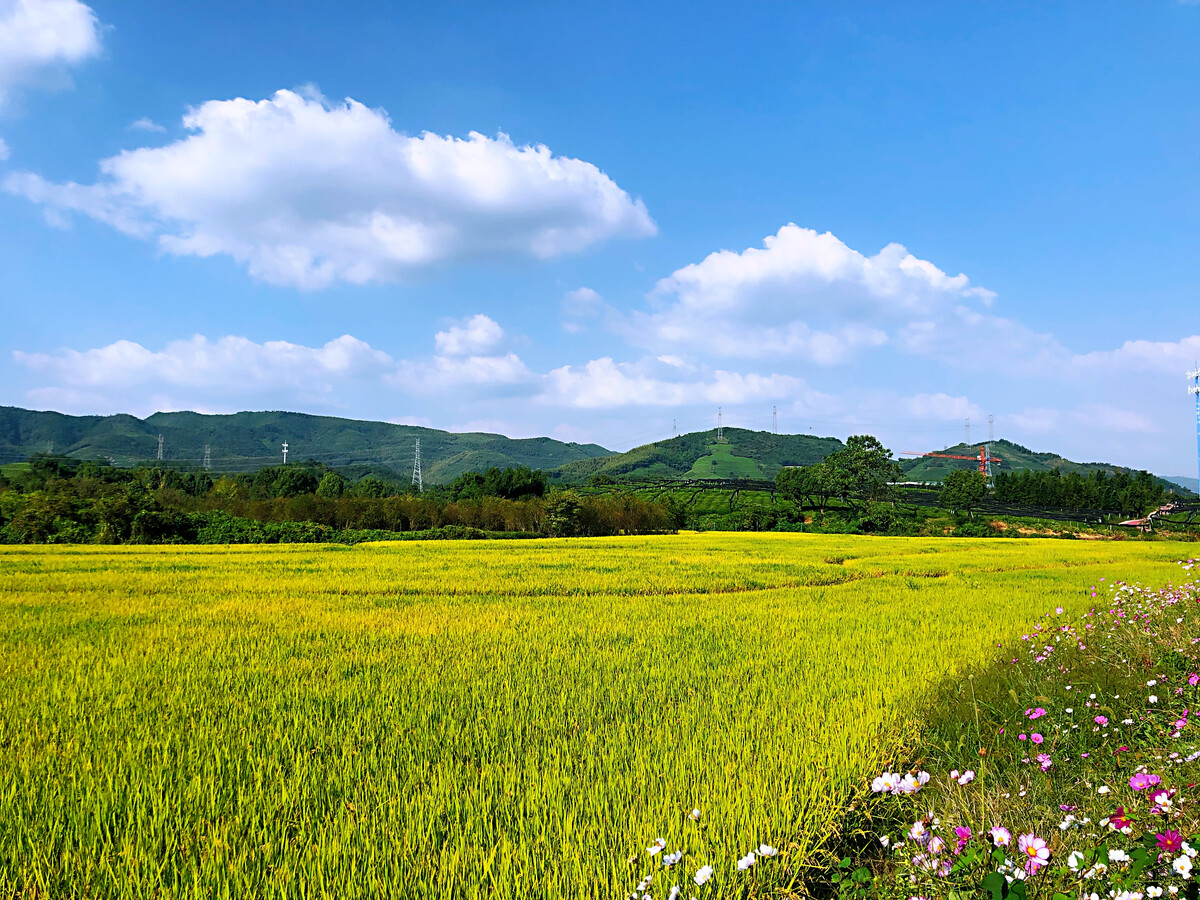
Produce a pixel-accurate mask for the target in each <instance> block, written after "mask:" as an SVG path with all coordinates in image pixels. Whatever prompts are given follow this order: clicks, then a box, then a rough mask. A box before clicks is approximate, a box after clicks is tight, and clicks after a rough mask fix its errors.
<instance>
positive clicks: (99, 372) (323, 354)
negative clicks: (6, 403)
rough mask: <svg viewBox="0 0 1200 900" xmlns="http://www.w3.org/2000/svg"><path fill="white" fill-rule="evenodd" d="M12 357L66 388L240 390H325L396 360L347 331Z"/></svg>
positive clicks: (123, 344) (120, 344)
mask: <svg viewBox="0 0 1200 900" xmlns="http://www.w3.org/2000/svg"><path fill="white" fill-rule="evenodd" d="M13 358H14V360H15V361H16V362H17V363H18V364H19V365H22V366H25V367H26V368H28V369H31V370H33V371H35V372H41V373H44V374H47V375H49V376H51V377H53V378H55V379H56V380H57V381H58V382H59V383H60V386H65V387H66V388H70V389H80V388H83V389H91V390H96V391H102V390H105V389H108V390H113V389H127V388H136V387H139V386H151V387H158V386H173V387H188V388H202V389H204V390H208V391H215V392H217V393H220V394H223V395H224V394H231V393H232V394H237V395H245V396H250V395H253V394H254V393H256V392H260V391H264V390H275V389H280V388H286V389H288V390H290V391H304V392H313V391H318V392H321V393H327V392H328V391H330V390H331V389H332V384H333V382H334V381H335V380H338V379H345V378H355V377H363V376H369V375H373V374H378V373H382V372H385V371H388V370H390V369H392V368H393V367H394V365H395V364H394V361H393V360H392V358H391V357H390V356H388V355H387V354H386V353H384V352H382V351H380V350H375V349H373V348H372V347H371V346H370V345H369V344H367V343H365V342H364V341H360V340H359V339H358V338H355V337H351V336H350V335H348V334H346V335H342V336H341V337H339V338H336V339H335V340H332V341H329V342H328V343H327V344H325V345H324V346H322V347H305V346H303V345H301V344H293V343H289V342H288V341H266V342H264V343H261V344H260V343H256V342H254V341H251V340H249V339H247V338H244V337H234V336H227V337H222V338H219V339H217V340H215V341H210V340H209V339H208V338H206V337H204V336H203V335H195V336H193V337H192V338H190V339H188V340H180V341H172V342H171V343H169V344H167V345H166V346H165V347H164V348H163V349H162V350H158V351H155V350H150V349H147V348H146V347H144V346H142V345H141V344H139V343H136V342H134V341H126V340H121V341H115V342H113V343H111V344H109V345H107V346H105V347H98V348H95V349H92V350H84V351H78V350H70V349H66V350H62V351H60V352H58V353H56V354H45V353H25V352H22V351H20V350H18V351H15V352H14V353H13ZM200 396H203V392H201V393H200Z"/></svg>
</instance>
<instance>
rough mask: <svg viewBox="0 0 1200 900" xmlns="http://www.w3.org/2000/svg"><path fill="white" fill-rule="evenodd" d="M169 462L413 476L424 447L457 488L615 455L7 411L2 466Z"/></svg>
mask: <svg viewBox="0 0 1200 900" xmlns="http://www.w3.org/2000/svg"><path fill="white" fill-rule="evenodd" d="M160 434H161V435H162V437H163V460H164V461H165V462H168V463H177V464H190V465H195V466H199V465H201V464H202V463H203V460H204V448H205V446H208V447H209V448H210V458H211V463H212V470H213V471H214V472H246V471H252V470H256V469H259V468H262V467H263V466H267V465H273V464H278V463H279V462H282V459H283V452H282V447H283V443H284V441H287V443H288V459H289V460H292V461H296V462H300V461H303V460H307V459H315V460H317V461H319V462H323V463H326V464H327V465H330V466H337V467H352V468H353V469H355V470H357V471H358V472H359V473H360V474H365V473H366V472H368V471H376V472H387V471H393V472H401V473H404V474H405V476H407V473H410V472H411V471H412V465H413V448H414V445H415V443H416V440H417V439H418V438H419V439H420V441H421V464H422V474H423V476H424V479H425V481H426V482H428V483H439V482H445V481H450V480H452V479H454V478H455V477H457V476H458V475H460V474H462V473H463V472H471V471H482V470H486V469H488V468H490V467H491V466H497V467H499V468H506V467H508V466H522V465H523V466H529V467H530V468H532V469H547V470H549V469H554V468H556V467H558V466H561V465H563V464H564V463H569V462H572V461H575V460H583V459H592V458H595V457H605V456H608V455H611V451H609V450H606V449H605V448H604V447H601V446H599V445H598V444H574V443H564V442H562V441H556V440H553V439H552V438H544V437H539V438H527V439H523V440H515V439H513V438H507V437H504V436H503V435H499V434H479V433H467V434H454V433H451V432H447V431H438V430H437V429H434V428H421V427H418V426H414V425H392V424H389V423H387V422H363V421H358V420H356V419H338V418H333V417H330V416H312V415H307V414H306V413H293V412H239V413H234V414H232V415H216V416H214V415H203V414H201V413H193V412H172V413H155V414H154V415H152V416H148V417H147V418H145V419H138V418H135V417H134V416H127V415H116V416H68V415H63V414H62V413H56V412H35V411H33V410H28V409H19V408H16V407H12V406H0V463H4V462H18V461H21V460H24V459H26V458H28V456H29V455H30V454H32V453H43V452H46V451H50V450H53V452H55V453H63V454H66V455H68V456H74V457H78V458H81V459H102V458H109V459H111V460H112V461H113V463H114V464H116V465H132V464H134V463H139V462H145V461H147V460H153V459H155V457H156V456H157V453H158V436H159V435H160Z"/></svg>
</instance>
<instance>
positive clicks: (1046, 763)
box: [1037, 753, 1054, 772]
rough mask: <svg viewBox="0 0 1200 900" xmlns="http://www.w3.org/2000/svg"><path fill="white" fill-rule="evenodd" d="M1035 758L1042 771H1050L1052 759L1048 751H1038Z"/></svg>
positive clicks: (1052, 763)
mask: <svg viewBox="0 0 1200 900" xmlns="http://www.w3.org/2000/svg"><path fill="white" fill-rule="evenodd" d="M1037 759H1038V762H1039V763H1041V766H1042V771H1043V772H1048V771H1050V767H1051V766H1052V765H1054V760H1053V759H1052V758H1051V756H1050V754H1049V753H1039V754H1038V757H1037Z"/></svg>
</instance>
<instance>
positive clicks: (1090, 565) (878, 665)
mask: <svg viewBox="0 0 1200 900" xmlns="http://www.w3.org/2000/svg"><path fill="white" fill-rule="evenodd" d="M1179 555H1180V547H1179V546H1172V545H1170V544H1163V543H1099V542H1070V541H1016V540H1013V541H970V540H963V541H956V540H949V539H940V540H921V539H905V538H895V539H888V538H855V537H840V536H810V535H785V534H766V535H741V534H707V535H678V536H668V537H654V538H612V539H595V540H571V541H561V540H558V541H555V540H544V541H523V542H516V541H513V542H499V541H497V542H427V543H405V544H375V545H360V546H358V547H354V548H347V547H341V546H313V545H297V546H290V547H288V546H284V547H280V546H271V547H231V548H222V547H175V548H171V547H143V548H137V547H121V548H99V547H95V548H85V547H3V548H0V897H13V896H17V897H38V898H43V897H45V898H60V897H80V898H82V897H96V898H110V897H121V898H152V897H153V898H183V897H187V898H201V897H203V898H247V897H255V898H259V897H262V898H275V897H337V898H351V897H380V896H392V897H451V896H453V897H472V896H494V897H502V898H508V897H613V896H617V897H620V896H624V895H625V894H626V893H627V892H628V891H630V890H631V889H632V887H633V886H634V884H635V883H636V882H637V881H638V879H639V878H640V877H641V876H642V875H644V874H645V873H646V872H649V871H656V874H655V882H654V884H655V896H659V893H660V892H661V895H662V896H666V894H667V890H668V889H669V886H670V884H671V883H673V882H678V883H681V884H686V885H687V887H688V888H689V890H688V892H687V893H685V895H684V896H685V897H686V896H691V895H697V896H700V897H724V896H734V895H736V896H743V895H746V894H748V895H751V896H754V895H758V894H766V893H769V892H770V891H771V890H773V889H778V888H781V887H786V886H788V885H792V884H795V883H797V882H798V879H799V878H801V877H802V876H803V874H804V870H805V865H806V862H808V861H809V860H811V858H812V854H813V852H814V849H815V848H816V847H817V846H818V845H819V844H820V843H821V841H822V840H823V839H825V837H826V836H827V835H828V833H829V826H830V823H831V822H832V821H833V820H834V817H835V816H836V814H837V812H838V809H839V807H840V806H844V805H845V802H846V799H847V798H848V797H849V795H850V792H851V791H857V790H860V789H861V786H862V785H863V783H864V778H865V776H866V775H867V774H868V773H872V772H877V771H878V766H879V765H880V762H881V760H882V759H883V758H884V757H885V756H886V755H887V754H888V752H889V748H892V747H894V746H895V745H896V742H897V741H898V740H900V739H901V738H902V737H903V735H904V732H905V730H906V729H911V728H913V727H915V726H914V725H913V724H912V723H911V722H909V721H908V720H907V718H906V716H905V710H906V708H907V705H908V704H909V703H910V702H911V701H912V700H914V699H915V698H919V697H920V696H921V695H922V693H923V692H925V691H927V690H928V689H929V688H930V687H931V686H933V685H935V684H936V683H937V682H938V681H939V680H941V679H943V678H945V677H947V676H950V675H952V674H953V673H955V672H956V671H960V670H961V669H962V668H963V667H965V666H968V665H970V664H974V663H978V662H980V661H982V660H985V659H987V658H988V657H989V650H991V651H995V647H996V643H997V642H998V641H1000V642H1008V641H1009V640H1011V638H1012V637H1013V635H1014V634H1019V633H1020V631H1021V630H1022V629H1023V628H1024V627H1025V626H1026V624H1028V623H1030V622H1031V621H1032V620H1033V619H1034V618H1036V617H1037V616H1038V615H1039V614H1041V613H1043V612H1045V611H1047V610H1048V609H1050V608H1052V607H1054V606H1056V605H1061V606H1066V607H1068V608H1069V610H1080V609H1082V608H1084V607H1085V606H1086V605H1087V603H1088V601H1089V600H1090V597H1089V591H1088V588H1089V587H1090V585H1092V584H1094V583H1096V582H1097V580H1098V579H1099V578H1100V577H1107V578H1109V579H1110V580H1111V579H1112V578H1114V577H1115V578H1124V579H1127V580H1134V579H1138V580H1142V581H1144V582H1147V583H1161V582H1163V581H1166V580H1168V579H1169V578H1171V577H1172V576H1174V575H1175V574H1176V572H1177V567H1176V565H1175V560H1176V559H1178V558H1179ZM693 807H698V808H699V809H700V810H701V811H702V816H701V821H700V823H699V824H696V823H694V822H692V821H691V820H690V819H689V817H688V813H689V811H690V810H691V809H692V808H693ZM658 837H662V838H664V839H665V840H666V842H667V847H668V849H676V848H678V849H683V850H685V851H686V855H685V856H684V858H683V860H682V861H681V862H680V863H679V866H678V867H677V868H676V869H674V870H671V871H669V872H663V871H662V869H661V867H660V866H659V865H658V862H657V860H655V859H651V858H650V857H649V856H648V855H647V854H646V853H645V848H646V847H647V846H648V843H649V842H650V841H651V840H653V839H655V838H658ZM762 842H766V843H769V844H773V845H775V846H776V847H778V848H780V850H781V854H780V856H779V857H777V858H776V859H773V860H769V861H764V862H763V864H762V865H760V866H756V867H755V869H754V870H753V873H752V874H751V875H749V876H747V875H740V874H739V873H737V872H736V871H735V870H734V861H735V860H736V859H737V858H738V857H739V856H740V855H742V854H744V853H745V852H746V851H747V850H748V849H749V848H751V847H755V846H757V845H758V844H759V843H762ZM631 857H636V860H635V861H634V862H630V858H631ZM704 864H710V865H712V866H713V867H714V870H715V871H714V874H713V877H712V879H711V881H709V882H708V883H707V884H705V885H704V886H703V887H702V888H697V887H696V886H695V885H694V884H693V883H692V874H693V873H694V872H695V871H696V869H697V868H699V867H700V866H701V865H704Z"/></svg>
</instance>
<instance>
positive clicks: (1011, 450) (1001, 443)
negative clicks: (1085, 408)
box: [900, 440, 1195, 490]
mask: <svg viewBox="0 0 1200 900" xmlns="http://www.w3.org/2000/svg"><path fill="white" fill-rule="evenodd" d="M987 445H988V447H989V448H990V450H991V454H992V456H994V457H999V458H1000V460H1001V462H1000V463H999V464H998V465H996V466H995V467H994V469H993V471H995V472H1016V471H1019V470H1021V469H1028V470H1030V471H1033V472H1049V471H1051V470H1053V469H1061V470H1062V471H1063V472H1078V473H1079V474H1081V475H1088V474H1090V473H1092V472H1109V473H1116V472H1130V473H1132V472H1136V471H1137V469H1131V468H1129V467H1128V466H1117V465H1114V464H1112V463H1104V462H1086V463H1081V462H1073V461H1072V460H1069V459H1067V458H1065V457H1063V456H1059V455H1058V454H1057V453H1048V452H1038V451H1035V450H1030V449H1029V448H1028V447H1022V446H1021V445H1020V444H1014V443H1013V442H1012V441H1005V440H998V441H990V442H987ZM980 446H982V444H955V445H954V446H953V447H948V448H947V449H945V450H937V451H934V452H937V453H947V454H951V455H954V456H972V457H975V459H978V457H979V448H980ZM978 466H979V464H978V462H975V461H973V460H965V459H940V458H938V457H936V456H916V457H902V458H901V460H900V467H901V468H902V469H904V475H905V477H906V478H907V479H909V480H910V481H941V480H942V479H943V478H945V477H946V476H947V475H948V474H949V473H951V472H954V471H956V470H958V469H976V468H978ZM1160 480H1162V481H1165V482H1171V483H1172V484H1173V485H1179V486H1182V487H1187V485H1186V484H1183V483H1182V482H1180V481H1177V480H1176V479H1172V478H1161V477H1160ZM1192 482H1193V484H1194V483H1195V479H1192ZM1192 490H1194V488H1192Z"/></svg>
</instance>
